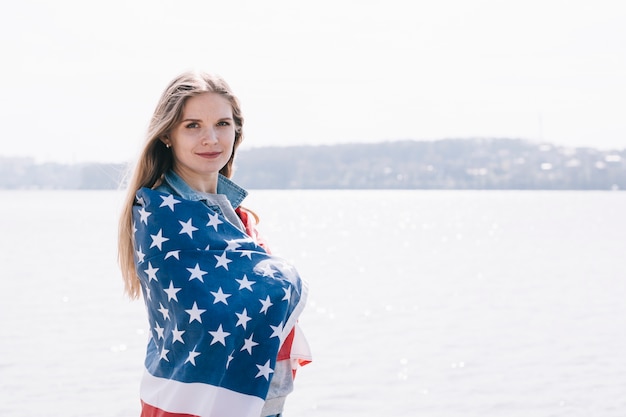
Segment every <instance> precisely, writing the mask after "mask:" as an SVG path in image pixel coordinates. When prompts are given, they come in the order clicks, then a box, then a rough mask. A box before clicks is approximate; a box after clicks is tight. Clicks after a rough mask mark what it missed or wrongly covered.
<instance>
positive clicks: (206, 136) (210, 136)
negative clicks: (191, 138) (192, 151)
mask: <svg viewBox="0 0 626 417" xmlns="http://www.w3.org/2000/svg"><path fill="white" fill-rule="evenodd" d="M216 142H217V132H216V131H215V129H213V128H208V129H206V130H205V131H204V132H203V135H202V144H203V145H208V144H210V143H216Z"/></svg>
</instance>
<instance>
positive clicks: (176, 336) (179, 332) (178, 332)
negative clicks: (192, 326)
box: [172, 324, 185, 345]
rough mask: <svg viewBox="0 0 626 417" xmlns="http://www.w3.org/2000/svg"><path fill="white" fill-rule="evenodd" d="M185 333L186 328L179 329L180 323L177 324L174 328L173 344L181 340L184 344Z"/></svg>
mask: <svg viewBox="0 0 626 417" xmlns="http://www.w3.org/2000/svg"><path fill="white" fill-rule="evenodd" d="M183 333H185V330H178V324H177V325H175V326H174V330H172V344H174V343H176V342H180V343H182V344H183V345H184V344H185V341H184V340H183Z"/></svg>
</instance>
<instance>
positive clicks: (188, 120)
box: [180, 116, 234, 123]
mask: <svg viewBox="0 0 626 417" xmlns="http://www.w3.org/2000/svg"><path fill="white" fill-rule="evenodd" d="M217 120H218V121H222V120H234V119H233V118H232V117H228V116H227V117H221V118H219V119H217ZM201 121H202V119H196V118H194V117H187V118H185V119H182V120H181V121H180V122H181V123H183V122H201Z"/></svg>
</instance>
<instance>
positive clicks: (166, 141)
mask: <svg viewBox="0 0 626 417" xmlns="http://www.w3.org/2000/svg"><path fill="white" fill-rule="evenodd" d="M161 142H163V144H165V147H166V148H169V147H170V146H172V142H171V141H170V138H169V136H167V135H164V136H163V137H162V138H161Z"/></svg>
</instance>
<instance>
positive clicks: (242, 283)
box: [235, 274, 256, 291]
mask: <svg viewBox="0 0 626 417" xmlns="http://www.w3.org/2000/svg"><path fill="white" fill-rule="evenodd" d="M235 281H237V282H238V283H239V289H240V290H243V289H244V288H245V289H247V290H250V291H252V285H254V283H255V282H256V281H248V276H247V275H246V274H244V275H243V278H241V279H235Z"/></svg>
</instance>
